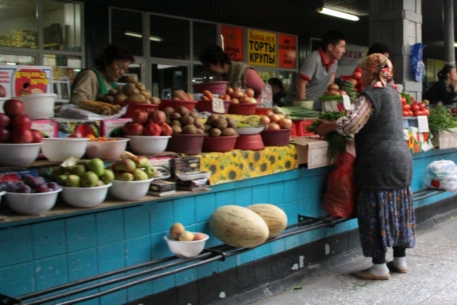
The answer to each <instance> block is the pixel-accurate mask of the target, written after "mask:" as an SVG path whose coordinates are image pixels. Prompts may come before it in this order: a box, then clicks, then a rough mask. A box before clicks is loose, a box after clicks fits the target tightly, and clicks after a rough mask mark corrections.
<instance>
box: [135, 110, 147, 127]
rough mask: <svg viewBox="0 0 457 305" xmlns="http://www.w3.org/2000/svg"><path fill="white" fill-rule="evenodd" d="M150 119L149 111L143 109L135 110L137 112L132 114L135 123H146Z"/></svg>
mask: <svg viewBox="0 0 457 305" xmlns="http://www.w3.org/2000/svg"><path fill="white" fill-rule="evenodd" d="M147 120H148V113H147V112H146V111H143V110H139V109H138V110H135V112H134V113H133V115H132V122H133V123H138V124H141V125H143V124H145V123H146V121H147Z"/></svg>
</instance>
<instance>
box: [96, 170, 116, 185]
mask: <svg viewBox="0 0 457 305" xmlns="http://www.w3.org/2000/svg"><path fill="white" fill-rule="evenodd" d="M99 178H100V180H101V181H103V183H105V184H108V183H110V182H111V181H113V180H114V173H113V171H112V170H110V169H105V172H104V173H103V175H101V176H100V177H99Z"/></svg>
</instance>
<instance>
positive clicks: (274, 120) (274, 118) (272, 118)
mask: <svg viewBox="0 0 457 305" xmlns="http://www.w3.org/2000/svg"><path fill="white" fill-rule="evenodd" d="M269 118H270V121H271V122H272V123H278V122H279V120H281V117H280V116H279V115H277V114H272V115H270V116H269ZM278 126H279V125H278Z"/></svg>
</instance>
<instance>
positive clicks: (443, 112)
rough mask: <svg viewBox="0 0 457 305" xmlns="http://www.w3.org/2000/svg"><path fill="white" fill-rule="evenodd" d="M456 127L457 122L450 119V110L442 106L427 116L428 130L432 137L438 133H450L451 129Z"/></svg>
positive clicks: (435, 108)
mask: <svg viewBox="0 0 457 305" xmlns="http://www.w3.org/2000/svg"><path fill="white" fill-rule="evenodd" d="M454 127H457V121H456V120H455V119H454V118H453V117H452V113H451V110H450V109H449V108H447V107H446V106H443V105H438V106H436V107H434V108H433V109H432V110H431V111H430V115H429V116H428V128H429V129H430V132H431V133H432V134H434V135H438V133H439V132H440V131H448V132H451V130H450V129H451V128H454Z"/></svg>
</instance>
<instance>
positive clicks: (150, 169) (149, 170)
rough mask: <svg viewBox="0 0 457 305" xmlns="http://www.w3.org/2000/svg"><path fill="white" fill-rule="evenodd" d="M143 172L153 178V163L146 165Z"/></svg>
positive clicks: (154, 171)
mask: <svg viewBox="0 0 457 305" xmlns="http://www.w3.org/2000/svg"><path fill="white" fill-rule="evenodd" d="M144 172H145V173H146V174H147V175H148V177H149V178H154V177H155V176H157V169H156V168H155V166H154V165H147V166H146V167H145V168H144Z"/></svg>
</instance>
